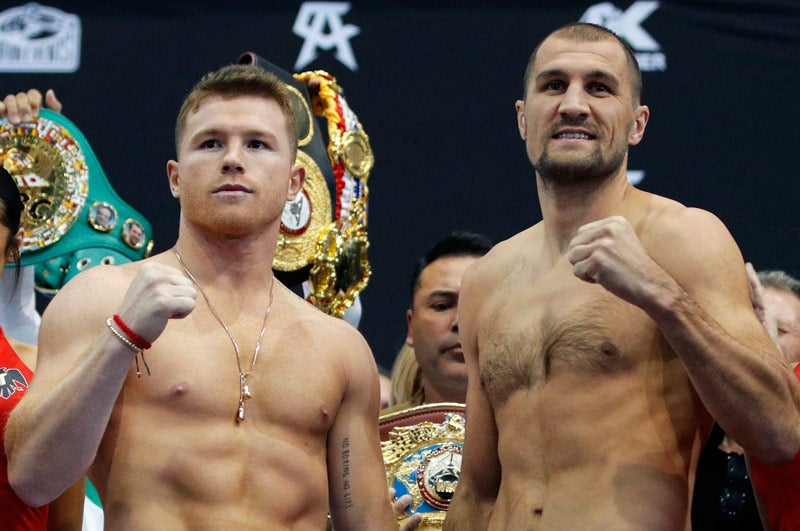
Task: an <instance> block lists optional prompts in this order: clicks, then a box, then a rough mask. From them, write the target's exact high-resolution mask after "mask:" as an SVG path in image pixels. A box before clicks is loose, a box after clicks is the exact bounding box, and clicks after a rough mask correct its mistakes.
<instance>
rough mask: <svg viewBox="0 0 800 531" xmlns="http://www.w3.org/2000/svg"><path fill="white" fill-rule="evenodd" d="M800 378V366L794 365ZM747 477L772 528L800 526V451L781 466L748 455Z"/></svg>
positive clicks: (777, 530)
mask: <svg viewBox="0 0 800 531" xmlns="http://www.w3.org/2000/svg"><path fill="white" fill-rule="evenodd" d="M794 374H795V375H796V376H797V378H798V379H800V365H798V366H797V367H795V368H794ZM750 477H751V478H752V480H753V486H754V487H755V489H756V492H757V493H758V495H759V496H760V497H761V499H762V501H763V502H764V505H766V508H767V514H769V524H770V529H772V531H792V530H795V529H800V452H798V454H797V455H796V456H794V459H792V460H791V461H789V462H788V463H786V464H785V465H781V466H769V465H765V464H764V463H763V462H761V461H759V460H758V459H756V458H755V457H751V458H750Z"/></svg>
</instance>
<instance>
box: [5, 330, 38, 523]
mask: <svg viewBox="0 0 800 531" xmlns="http://www.w3.org/2000/svg"><path fill="white" fill-rule="evenodd" d="M32 377H33V372H32V371H31V370H30V369H29V368H28V367H27V366H26V365H25V364H24V363H22V360H20V359H19V356H17V353H16V352H14V349H13V348H11V345H9V344H8V340H7V339H6V336H5V334H4V333H3V329H2V328H0V521H2V524H1V526H2V528H3V529H8V530H9V531H11V530H13V531H33V530H42V531H44V530H46V529H47V506H46V505H45V506H44V507H30V506H28V505H25V503H24V502H23V501H22V500H20V499H19V497H18V496H17V495H16V494H15V493H14V491H13V490H11V486H10V485H9V484H8V460H7V459H6V452H5V446H4V443H5V429H6V422H8V416H9V414H10V413H11V410H12V409H13V408H14V406H15V405H17V402H19V401H20V399H21V398H22V396H23V395H24V394H25V391H27V390H28V385H29V383H30V381H31V378H32Z"/></svg>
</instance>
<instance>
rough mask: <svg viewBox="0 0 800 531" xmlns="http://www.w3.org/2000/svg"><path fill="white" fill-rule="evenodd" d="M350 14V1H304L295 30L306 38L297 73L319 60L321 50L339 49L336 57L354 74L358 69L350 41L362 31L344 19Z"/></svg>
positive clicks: (295, 22) (296, 68)
mask: <svg viewBox="0 0 800 531" xmlns="http://www.w3.org/2000/svg"><path fill="white" fill-rule="evenodd" d="M349 11H350V2H303V5H301V6H300V12H298V13H297V18H296V19H295V21H294V27H293V28H292V31H293V32H294V34H295V35H297V36H299V37H303V39H305V41H304V42H303V47H302V48H301V49H300V55H299V56H298V57H297V61H296V62H295V64H294V69H295V70H297V71H300V70H303V69H304V68H305V67H306V66H308V64H309V63H311V61H313V60H314V59H316V58H317V48H319V49H322V50H331V49H333V48H336V54H335V57H336V59H338V60H339V62H340V63H342V64H343V65H345V66H346V67H347V68H349V69H350V70H352V71H356V70H357V69H358V64H357V63H356V57H355V55H353V48H352V47H351V46H350V39H351V38H352V37H355V36H356V35H358V34H359V33H361V29H360V28H359V27H358V26H355V25H353V24H345V23H344V22H343V21H342V16H343V15H346V14H347V13H348V12H349ZM326 28H327V30H328V31H327V32H326V31H325V30H326Z"/></svg>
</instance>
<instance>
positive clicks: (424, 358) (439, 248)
mask: <svg viewBox="0 0 800 531" xmlns="http://www.w3.org/2000/svg"><path fill="white" fill-rule="evenodd" d="M491 248H492V242H491V240H489V239H488V238H487V237H486V236H483V235H482V234H477V233H474V232H468V231H454V232H451V233H450V234H448V235H446V236H445V237H444V238H442V239H441V240H439V241H438V242H436V243H435V244H434V245H433V246H432V247H431V248H430V249H428V251H427V252H426V253H425V255H424V256H423V257H422V258H420V259H419V260H418V261H417V264H416V265H415V267H414V271H413V273H412V275H411V290H410V292H411V307H410V308H409V309H408V310H407V311H406V320H407V323H408V335H407V337H406V341H405V345H404V347H403V350H401V352H400V354H399V355H398V358H397V359H396V361H395V365H396V368H395V369H393V373H395V371H396V373H397V376H396V377H397V378H398V379H401V380H403V382H405V385H404V387H406V388H407V390H408V392H409V394H408V395H407V396H406V397H403V400H402V401H401V402H399V403H394V404H393V405H392V408H391V409H392V410H397V409H403V408H407V407H412V406H418V405H422V404H431V403H437V402H456V403H462V404H463V403H464V401H465V399H466V396H467V371H466V366H465V365H464V353H463V351H462V349H461V340H460V338H459V335H458V300H459V293H460V291H461V277H462V276H463V274H464V271H465V270H466V269H467V267H469V266H470V265H472V264H473V263H474V262H475V261H477V260H478V258H480V257H481V256H483V255H485V254H486V253H487V252H489V249H491ZM412 357H413V361H412V359H411V358H412ZM414 362H416V363H414ZM417 367H418V369H419V372H418V373H416V370H415V369H416V368H417ZM401 372H402V373H403V374H402V375H401V374H400V373H401ZM393 378H395V375H394V374H393ZM409 383H410V386H409ZM400 384H401V382H398V385H400ZM409 387H410V388H409ZM395 400H397V397H396V398H395Z"/></svg>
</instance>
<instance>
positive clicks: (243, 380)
mask: <svg viewBox="0 0 800 531" xmlns="http://www.w3.org/2000/svg"><path fill="white" fill-rule="evenodd" d="M173 251H174V252H175V258H177V259H178V263H179V264H180V265H181V267H182V268H183V271H184V272H185V273H186V276H188V277H189V279H190V280H191V281H192V282H193V283H194V285H195V286H197V289H198V290H199V291H200V294H201V295H202V296H203V299H205V301H206V305H207V306H208V309H209V310H211V315H213V316H214V318H215V319H216V320H217V322H219V324H220V325H222V328H223V329H224V330H225V333H226V334H228V338H229V339H230V340H231V343H233V350H234V351H235V352H236V366H237V367H238V369H239V409H238V410H237V411H236V422H242V421H243V420H244V403H245V401H246V400H250V397H251V396H252V395H251V394H250V387H249V386H248V385H247V378H248V377H249V376H250V374H251V373H252V372H253V367H255V365H256V360H257V359H258V353H259V352H260V351H261V340H262V339H263V338H264V332H265V331H266V330H267V318H268V317H269V312H270V311H271V310H272V288H273V287H274V286H275V279H274V278H273V279H272V282H270V285H269V304H268V305H267V311H266V312H265V313H264V322H263V324H262V325H261V333H260V334H259V335H258V341H257V342H256V348H255V350H254V351H253V359H252V361H251V362H250V368H249V369H248V370H247V372H244V371H242V356H241V353H240V351H239V343H237V342H236V339H234V337H233V334H231V331H230V329H229V328H228V327H227V326H226V325H225V323H223V322H222V319H220V317H219V315H218V314H217V311H216V310H215V309H214V307H213V306H211V302H210V301H209V300H208V296H207V295H206V292H205V291H203V288H202V287H200V283H198V282H197V279H196V278H194V275H193V274H192V272H191V271H189V268H188V267H186V264H184V263H183V259H182V258H181V255H180V254H178V250H177V249H173Z"/></svg>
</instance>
